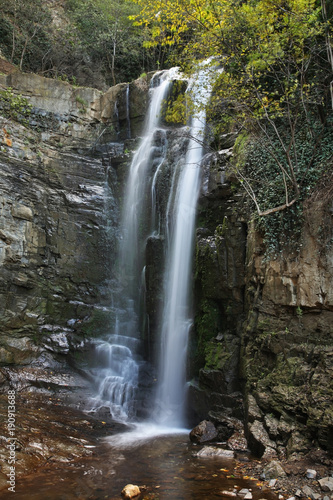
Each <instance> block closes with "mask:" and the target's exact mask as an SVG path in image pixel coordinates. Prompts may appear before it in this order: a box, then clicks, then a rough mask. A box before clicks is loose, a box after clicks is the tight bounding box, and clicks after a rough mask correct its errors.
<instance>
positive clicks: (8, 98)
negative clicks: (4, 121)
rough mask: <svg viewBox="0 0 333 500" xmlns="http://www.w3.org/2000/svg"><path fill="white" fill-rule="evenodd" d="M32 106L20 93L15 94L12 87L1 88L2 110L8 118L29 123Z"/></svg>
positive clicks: (0, 109)
mask: <svg viewBox="0 0 333 500" xmlns="http://www.w3.org/2000/svg"><path fill="white" fill-rule="evenodd" d="M31 109H32V106H31V104H29V101H28V100H27V99H26V98H25V97H23V96H22V95H20V94H14V92H13V90H12V89H11V88H7V89H4V90H0V112H1V114H2V115H3V116H5V117H6V118H10V119H11V120H15V121H17V122H19V123H22V124H23V125H27V124H28V121H29V116H30V113H31Z"/></svg>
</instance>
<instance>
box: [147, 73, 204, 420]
mask: <svg viewBox="0 0 333 500" xmlns="http://www.w3.org/2000/svg"><path fill="white" fill-rule="evenodd" d="M188 92H189V93H190V94H191V99H192V100H193V101H194V102H196V103H198V102H199V103H200V108H201V110H200V111H199V112H198V113H197V114H196V115H195V116H193V118H192V120H191V124H190V126H189V136H190V140H189V143H188V148H187V154H186V158H185V164H184V165H183V168H182V171H181V173H180V176H179V180H178V183H177V188H176V193H175V197H174V198H175V199H174V204H173V210H172V215H171V221H169V225H170V226H171V231H170V230H169V232H170V233H171V237H170V238H168V239H167V242H168V241H169V245H168V248H167V258H166V264H167V265H166V268H165V280H164V281H165V283H164V286H165V297H164V303H165V307H164V310H163V316H162V346H161V359H160V383H159V391H158V399H157V407H158V409H157V411H158V413H159V415H160V416H159V420H160V421H162V422H167V423H168V425H172V426H183V425H184V399H185V365H186V352H187V340H188V332H189V329H190V326H191V324H192V318H191V311H190V302H191V301H190V296H191V294H190V277H191V269H192V254H193V236H194V227H195V218H196V204H197V199H198V195H199V189H200V180H201V176H200V164H201V160H202V157H203V153H204V147H203V143H204V141H203V139H204V133H205V126H206V116H205V106H206V104H207V102H208V99H209V96H210V89H209V71H208V68H206V69H205V67H203V68H202V69H201V71H199V73H198V75H196V78H195V79H193V81H192V83H191V84H190V86H189V89H188ZM173 196H174V195H173V192H172V190H171V192H170V200H171V199H172V197H173ZM170 204H171V203H168V206H169V210H170ZM167 215H168V214H167Z"/></svg>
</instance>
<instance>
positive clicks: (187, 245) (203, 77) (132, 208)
mask: <svg viewBox="0 0 333 500" xmlns="http://www.w3.org/2000/svg"><path fill="white" fill-rule="evenodd" d="M178 78H179V75H178V71H177V69H171V70H168V71H162V72H159V73H157V74H156V75H155V76H154V78H153V79H152V84H151V89H150V106H149V111H148V114H147V120H146V127H145V134H144V137H143V139H142V141H141V144H140V146H139V148H138V149H137V151H136V152H135V154H134V157H133V160H132V163H131V167H130V171H129V175H128V181H127V185H126V189H125V192H124V202H123V216H122V221H121V230H122V235H123V236H122V240H121V244H120V252H119V268H120V283H121V287H122V292H121V294H122V297H121V300H119V305H118V306H117V308H116V309H117V314H116V322H115V325H116V326H115V332H114V333H113V334H112V335H110V336H109V337H108V338H106V339H105V340H101V341H98V342H96V356H97V357H98V360H99V361H98V368H97V369H96V370H95V378H96V382H97V386H98V391H97V392H98V394H97V395H96V398H95V400H94V406H95V407H98V406H101V405H104V406H109V408H110V411H111V414H112V416H113V417H114V418H116V419H118V420H122V421H124V420H127V419H128V418H130V419H131V418H133V417H134V416H135V394H136V390H137V387H138V383H139V367H140V363H141V361H140V357H139V356H138V355H137V350H138V345H139V340H138V339H139V338H140V336H141V332H140V321H139V314H140V311H139V304H142V297H141V290H142V286H143V285H142V276H145V252H146V242H147V238H148V237H149V236H151V235H154V237H157V238H160V241H163V242H164V254H165V255H164V261H165V262H164V267H165V270H164V298H163V304H164V307H163V312H161V319H160V337H161V350H160V360H159V364H160V369H159V375H158V391H157V394H156V398H155V399H156V400H155V403H154V405H153V408H152V411H151V414H152V415H153V417H154V418H155V420H156V421H157V423H158V424H159V425H168V426H169V427H175V426H178V427H182V426H184V415H183V411H184V397H185V365H186V350H187V339H188V332H189V328H190V326H191V324H192V317H191V307H190V304H191V291H190V290H191V271H192V254H193V237H194V228H195V218H196V203H197V198H198V194H199V188H200V163H201V159H202V156H203V146H202V144H203V138H204V130H205V111H204V108H205V104H206V103H207V101H208V99H209V95H210V92H209V89H208V87H209V82H208V72H207V71H206V70H205V68H204V67H203V68H202V69H201V70H200V71H199V72H198V74H197V75H196V76H195V78H194V79H193V82H192V83H191V84H190V85H189V90H188V92H190V93H191V98H192V99H193V100H194V102H200V103H201V105H202V106H201V111H200V112H198V113H197V114H196V115H195V116H194V117H193V118H192V120H191V123H190V124H189V127H188V128H187V130H186V134H188V135H189V137H190V139H189V140H187V141H185V142H186V143H187V152H186V155H184V152H182V156H180V160H179V161H178V160H177V162H174V163H172V162H169V163H168V162H167V160H166V158H167V155H168V138H167V137H168V129H165V128H164V127H162V125H161V123H160V114H161V109H162V106H163V104H164V101H165V99H166V97H167V95H168V92H169V91H170V88H171V85H172V83H173V81H174V80H175V79H178ZM183 135H184V130H183ZM165 165H168V167H167V168H168V169H169V170H168V171H167V178H168V179H169V180H168V186H169V194H167V195H166V197H165V198H166V200H167V201H166V203H165V205H166V206H165V207H164V209H163V210H159V209H158V208H157V205H158V197H157V191H158V189H161V188H158V185H159V180H160V178H162V176H163V175H164V176H165V168H166V167H165ZM163 179H164V178H163ZM164 185H165V184H163V183H162V186H163V187H164ZM162 219H163V220H162Z"/></svg>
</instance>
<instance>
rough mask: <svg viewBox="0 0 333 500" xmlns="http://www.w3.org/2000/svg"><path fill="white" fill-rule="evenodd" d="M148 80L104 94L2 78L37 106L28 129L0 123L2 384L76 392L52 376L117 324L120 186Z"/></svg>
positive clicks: (15, 76) (26, 77)
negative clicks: (115, 291) (115, 282)
mask: <svg viewBox="0 0 333 500" xmlns="http://www.w3.org/2000/svg"><path fill="white" fill-rule="evenodd" d="M148 80H149V77H148V78H147V79H143V80H140V81H138V82H135V83H133V84H131V88H130V89H129V86H128V85H127V84H124V85H118V86H116V87H113V88H111V89H110V90H109V91H107V92H106V93H105V94H102V93H101V92H99V91H97V90H96V89H89V88H75V87H72V86H70V85H69V84H67V83H64V82H60V81H57V80H50V79H45V78H41V77H39V76H36V75H33V74H21V73H18V72H17V73H15V72H14V73H12V74H9V75H0V83H1V85H2V87H3V88H11V89H13V92H14V96H15V94H20V95H23V96H24V97H26V98H27V99H28V100H29V102H30V104H31V105H32V106H33V107H32V111H31V114H30V116H29V123H28V125H27V126H24V125H22V124H19V123H17V122H16V121H13V120H11V119H9V118H5V117H1V123H0V124H1V129H0V130H1V132H0V140H1V151H0V168H1V176H0V209H1V216H0V294H1V301H0V309H1V320H0V328H1V336H0V363H1V365H2V366H3V368H2V370H1V379H2V381H5V380H6V379H11V380H12V381H13V380H14V379H16V382H17V383H18V379H19V378H20V380H21V382H20V383H26V384H27V385H28V386H29V385H37V386H41V385H43V380H44V383H45V385H50V383H51V382H54V383H59V384H61V383H63V384H67V385H70V384H71V383H72V382H71V381H70V379H67V380H65V381H63V382H61V380H60V378H59V377H58V378H57V379H55V378H54V379H52V377H51V375H50V373H51V370H52V368H54V367H55V366H58V364H59V363H63V361H64V360H65V358H66V359H67V361H68V359H71V358H72V360H73V358H74V357H76V358H77V357H79V356H80V353H79V351H80V349H84V343H85V342H84V339H85V338H86V337H89V336H94V335H97V334H98V333H99V332H100V331H101V330H103V329H104V330H105V329H106V328H107V327H108V325H109V323H110V321H111V320H112V310H111V309H110V304H111V294H112V287H113V285H112V280H113V279H114V278H115V276H114V272H113V270H112V261H113V259H114V252H115V246H116V239H117V224H118V210H119V207H118V195H119V192H118V187H119V185H118V183H119V182H122V179H123V177H124V175H125V174H126V164H127V163H128V156H129V153H128V151H127V150H126V151H125V148H127V149H129V148H131V141H130V140H129V138H130V137H131V136H132V135H136V134H138V133H139V132H140V130H141V126H142V122H143V119H144V115H145V111H146V103H147V88H148ZM128 89H129V90H130V92H128ZM125 140H127V143H126V146H125ZM112 141H117V142H112ZM106 144H107V145H106ZM111 158H112V159H111ZM68 354H69V355H70V357H69V358H68ZM18 365H21V366H22V365H24V366H25V367H26V368H25V369H24V370H23V371H22V370H20V374H21V375H20V376H18V371H17V370H16V368H15V369H13V370H9V369H8V366H15V367H17V366H18ZM64 366H67V363H66V365H63V368H64ZM45 370H49V374H48V377H47V376H46V375H45V373H46V372H45ZM65 371H66V370H65ZM23 372H24V373H25V375H24V376H22V373H23ZM22 377H23V378H22ZM50 380H51V382H50Z"/></svg>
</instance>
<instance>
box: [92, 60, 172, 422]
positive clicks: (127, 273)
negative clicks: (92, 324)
mask: <svg viewBox="0 0 333 500" xmlns="http://www.w3.org/2000/svg"><path fill="white" fill-rule="evenodd" d="M176 72H177V70H176V69H173V70H170V71H165V72H164V71H163V72H159V73H157V74H156V75H154V77H153V79H152V82H151V89H150V106H149V112H148V117H147V120H146V127H145V134H144V137H143V139H142V141H141V145H140V147H139V148H138V150H137V151H136V153H135V154H134V157H133V160H132V163H131V167H130V171H129V176H128V182H127V186H126V190H125V194H124V207H123V216H122V221H121V230H122V240H121V242H120V249H119V267H120V269H119V281H120V288H121V297H119V298H118V304H117V306H116V307H115V311H116V318H115V331H114V334H112V335H109V336H108V337H107V338H106V339H105V340H98V341H96V345H95V358H96V363H97V365H98V366H97V367H96V368H95V369H94V370H93V376H94V379H95V384H96V386H97V394H96V397H95V398H94V399H93V402H92V403H93V408H97V407H100V406H108V407H109V408H110V412H111V415H112V416H113V417H114V418H116V419H118V420H122V421H124V420H127V419H128V418H131V417H134V416H135V394H136V389H137V386H138V374H139V366H140V356H138V347H139V340H138V338H139V337H140V324H139V323H140V321H139V315H140V311H139V305H140V302H141V297H140V295H141V291H142V288H143V287H142V276H144V244H145V239H146V237H147V236H148V234H149V232H150V230H151V227H150V224H148V225H147V224H145V220H146V219H147V215H146V208H147V204H146V201H145V200H146V192H147V185H149V179H151V177H152V176H153V173H154V170H155V168H156V162H157V163H158V164H161V163H162V162H163V155H164V153H165V147H164V139H165V137H164V135H163V132H162V131H161V130H159V129H158V123H159V119H160V110H161V106H162V102H163V100H164V99H165V97H166V95H167V92H168V89H169V87H170V84H171V81H172V78H173V77H174V76H175V75H176ZM126 98H127V99H128V96H127V97H126ZM157 169H158V165H157ZM149 209H150V207H149Z"/></svg>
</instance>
